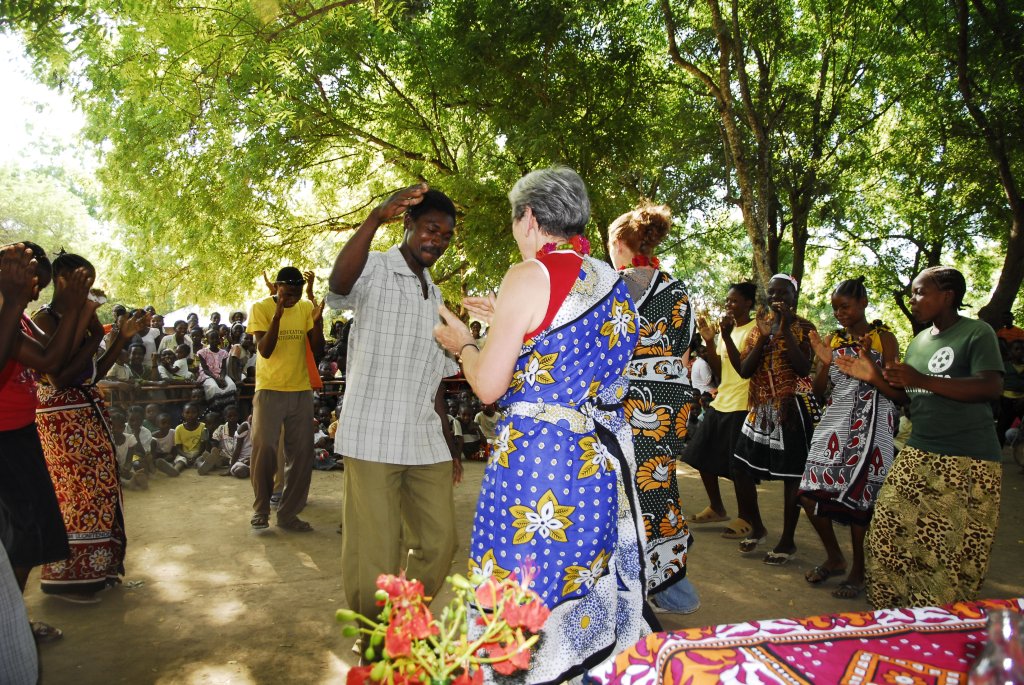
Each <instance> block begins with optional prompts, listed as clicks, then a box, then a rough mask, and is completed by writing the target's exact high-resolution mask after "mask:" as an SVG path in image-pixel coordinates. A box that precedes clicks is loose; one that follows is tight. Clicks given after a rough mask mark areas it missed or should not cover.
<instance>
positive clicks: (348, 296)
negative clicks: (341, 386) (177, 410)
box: [327, 184, 462, 616]
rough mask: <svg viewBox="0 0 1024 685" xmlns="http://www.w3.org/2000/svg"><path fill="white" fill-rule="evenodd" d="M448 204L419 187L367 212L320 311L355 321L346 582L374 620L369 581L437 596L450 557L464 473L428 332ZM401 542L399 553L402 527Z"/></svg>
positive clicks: (443, 363)
mask: <svg viewBox="0 0 1024 685" xmlns="http://www.w3.org/2000/svg"><path fill="white" fill-rule="evenodd" d="M403 212H404V214H405V216H404V225H405V237H404V239H403V241H402V243H401V245H398V246H395V247H392V248H391V249H390V250H388V251H386V252H370V243H371V241H372V240H373V236H374V234H375V233H376V231H377V229H378V228H379V227H380V226H381V225H382V224H384V223H386V222H388V221H390V220H392V219H395V218H397V217H398V216H399V215H401V214H402V213H403ZM454 228H455V205H454V204H453V203H452V201H451V200H450V199H449V198H448V197H447V196H446V195H445V194H444V193H441V192H440V191H437V190H429V189H428V188H427V186H426V184H420V185H416V186H412V187H410V188H405V189H404V190H401V191H399V192H397V193H395V194H394V195H392V196H391V197H390V198H389V199H388V200H387V201H386V202H384V203H383V204H382V205H380V206H378V207H377V208H375V209H374V210H373V211H372V212H371V213H370V216H369V217H367V219H366V221H364V222H363V224H362V225H361V226H360V227H359V228H358V230H357V231H356V233H355V235H353V236H352V238H351V239H350V240H349V241H348V243H347V244H346V245H345V247H344V248H342V250H341V252H340V253H339V254H338V257H337V259H336V260H335V263H334V269H333V271H332V272H331V277H330V293H329V294H328V295H327V304H329V305H330V306H331V307H333V308H334V309H351V310H353V312H354V314H355V316H354V319H353V324H352V328H351V331H350V333H349V342H348V366H347V369H346V375H345V396H344V399H343V402H342V407H341V412H340V414H339V416H338V431H337V435H336V436H335V452H337V453H338V454H342V455H344V457H345V486H344V500H345V501H344V512H343V527H344V535H345V538H344V541H343V543H342V552H341V554H342V577H343V581H344V584H345V595H346V598H347V600H348V604H349V607H350V608H352V609H354V610H356V611H358V612H360V613H361V614H363V615H366V616H371V615H374V614H376V613H377V606H376V603H375V600H374V593H375V592H376V590H377V587H376V581H377V576H379V575H380V574H382V573H397V572H398V570H399V568H400V567H401V565H402V563H403V561H404V560H405V559H404V557H405V553H406V551H407V550H408V548H409V547H410V546H411V545H410V544H409V542H410V541H415V547H416V548H417V553H416V554H415V555H412V556H410V557H409V559H408V567H407V569H406V572H407V574H408V576H409V577H411V578H417V579H419V580H420V581H422V582H423V585H424V588H425V590H426V593H427V595H431V596H432V595H434V594H436V592H437V591H438V590H439V589H440V587H441V584H442V583H443V581H444V578H445V576H446V575H447V574H448V571H449V567H450V566H451V560H452V556H453V555H454V554H455V545H456V541H455V521H454V518H455V507H454V500H453V497H452V486H453V485H454V484H456V483H458V482H459V480H460V479H461V477H462V463H461V462H460V461H459V455H457V454H455V453H453V451H452V449H451V438H450V433H451V428H450V427H449V425H448V422H447V420H446V415H447V411H446V407H445V404H444V389H443V387H442V385H441V381H442V379H443V378H444V377H446V376H452V375H455V373H456V372H457V371H458V365H457V364H456V363H455V361H454V360H452V359H451V358H450V357H448V356H447V355H446V354H445V351H444V349H443V348H442V347H441V346H440V345H438V344H437V342H436V341H435V340H434V336H433V328H434V324H436V323H437V322H438V320H439V319H438V307H439V305H441V303H442V299H441V293H440V291H439V290H438V288H437V286H436V285H434V283H433V281H432V280H431V278H430V272H429V271H428V269H429V268H430V267H431V266H432V265H433V264H434V262H436V261H437V259H438V258H439V257H440V256H441V255H442V254H443V253H444V251H445V250H446V249H447V248H448V243H449V241H450V240H451V238H452V235H453V232H454ZM403 521H404V522H405V525H406V527H407V531H408V532H409V533H410V537H409V539H406V540H404V542H405V543H406V544H405V545H404V549H403V544H402V543H403V540H402V539H401V538H402V522H403Z"/></svg>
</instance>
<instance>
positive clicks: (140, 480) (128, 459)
mask: <svg viewBox="0 0 1024 685" xmlns="http://www.w3.org/2000/svg"><path fill="white" fill-rule="evenodd" d="M124 424H125V417H124V413H123V412H121V411H118V410H116V409H115V410H114V411H112V412H110V433H111V436H112V437H113V438H114V453H115V455H116V457H117V472H118V475H119V477H120V479H121V487H123V488H130V489H132V490H145V489H146V488H148V487H149V478H148V477H147V476H146V472H145V470H144V469H143V466H142V458H143V454H144V453H143V450H142V447H140V446H139V443H138V441H137V440H136V439H135V436H134V435H132V434H131V433H125V432H124Z"/></svg>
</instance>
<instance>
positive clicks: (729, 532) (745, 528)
mask: <svg viewBox="0 0 1024 685" xmlns="http://www.w3.org/2000/svg"><path fill="white" fill-rule="evenodd" d="M753 532H754V527H753V526H751V525H750V524H749V523H747V522H746V521H744V520H743V519H733V520H732V521H729V525H727V526H726V527H725V530H723V531H722V537H723V538H725V539H726V540H744V539H746V538H749V537H750V534H751V533H753Z"/></svg>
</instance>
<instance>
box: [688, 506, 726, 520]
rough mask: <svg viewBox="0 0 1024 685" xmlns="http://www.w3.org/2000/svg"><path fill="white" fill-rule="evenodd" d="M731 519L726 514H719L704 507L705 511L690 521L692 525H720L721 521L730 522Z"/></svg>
mask: <svg viewBox="0 0 1024 685" xmlns="http://www.w3.org/2000/svg"><path fill="white" fill-rule="evenodd" d="M728 520H729V517H728V516H726V515H725V514H719V513H718V512H717V511H715V510H714V509H712V508H711V507H704V511H702V512H700V513H699V514H696V515H695V516H694V517H693V518H691V519H690V523H718V522H719V521H728Z"/></svg>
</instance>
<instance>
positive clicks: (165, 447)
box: [150, 413, 179, 477]
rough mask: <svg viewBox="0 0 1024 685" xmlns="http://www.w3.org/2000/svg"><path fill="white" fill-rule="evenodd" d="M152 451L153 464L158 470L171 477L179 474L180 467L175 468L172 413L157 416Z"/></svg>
mask: <svg viewBox="0 0 1024 685" xmlns="http://www.w3.org/2000/svg"><path fill="white" fill-rule="evenodd" d="M150 453H151V454H152V455H153V465H154V466H156V469H157V471H160V472H162V473H166V474H167V475H168V476H171V477H175V476H178V475H179V472H178V469H176V468H174V431H173V430H171V415H170V414H167V413H163V414H160V415H159V416H157V418H156V431H155V432H154V433H153V442H152V447H151V448H150Z"/></svg>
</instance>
